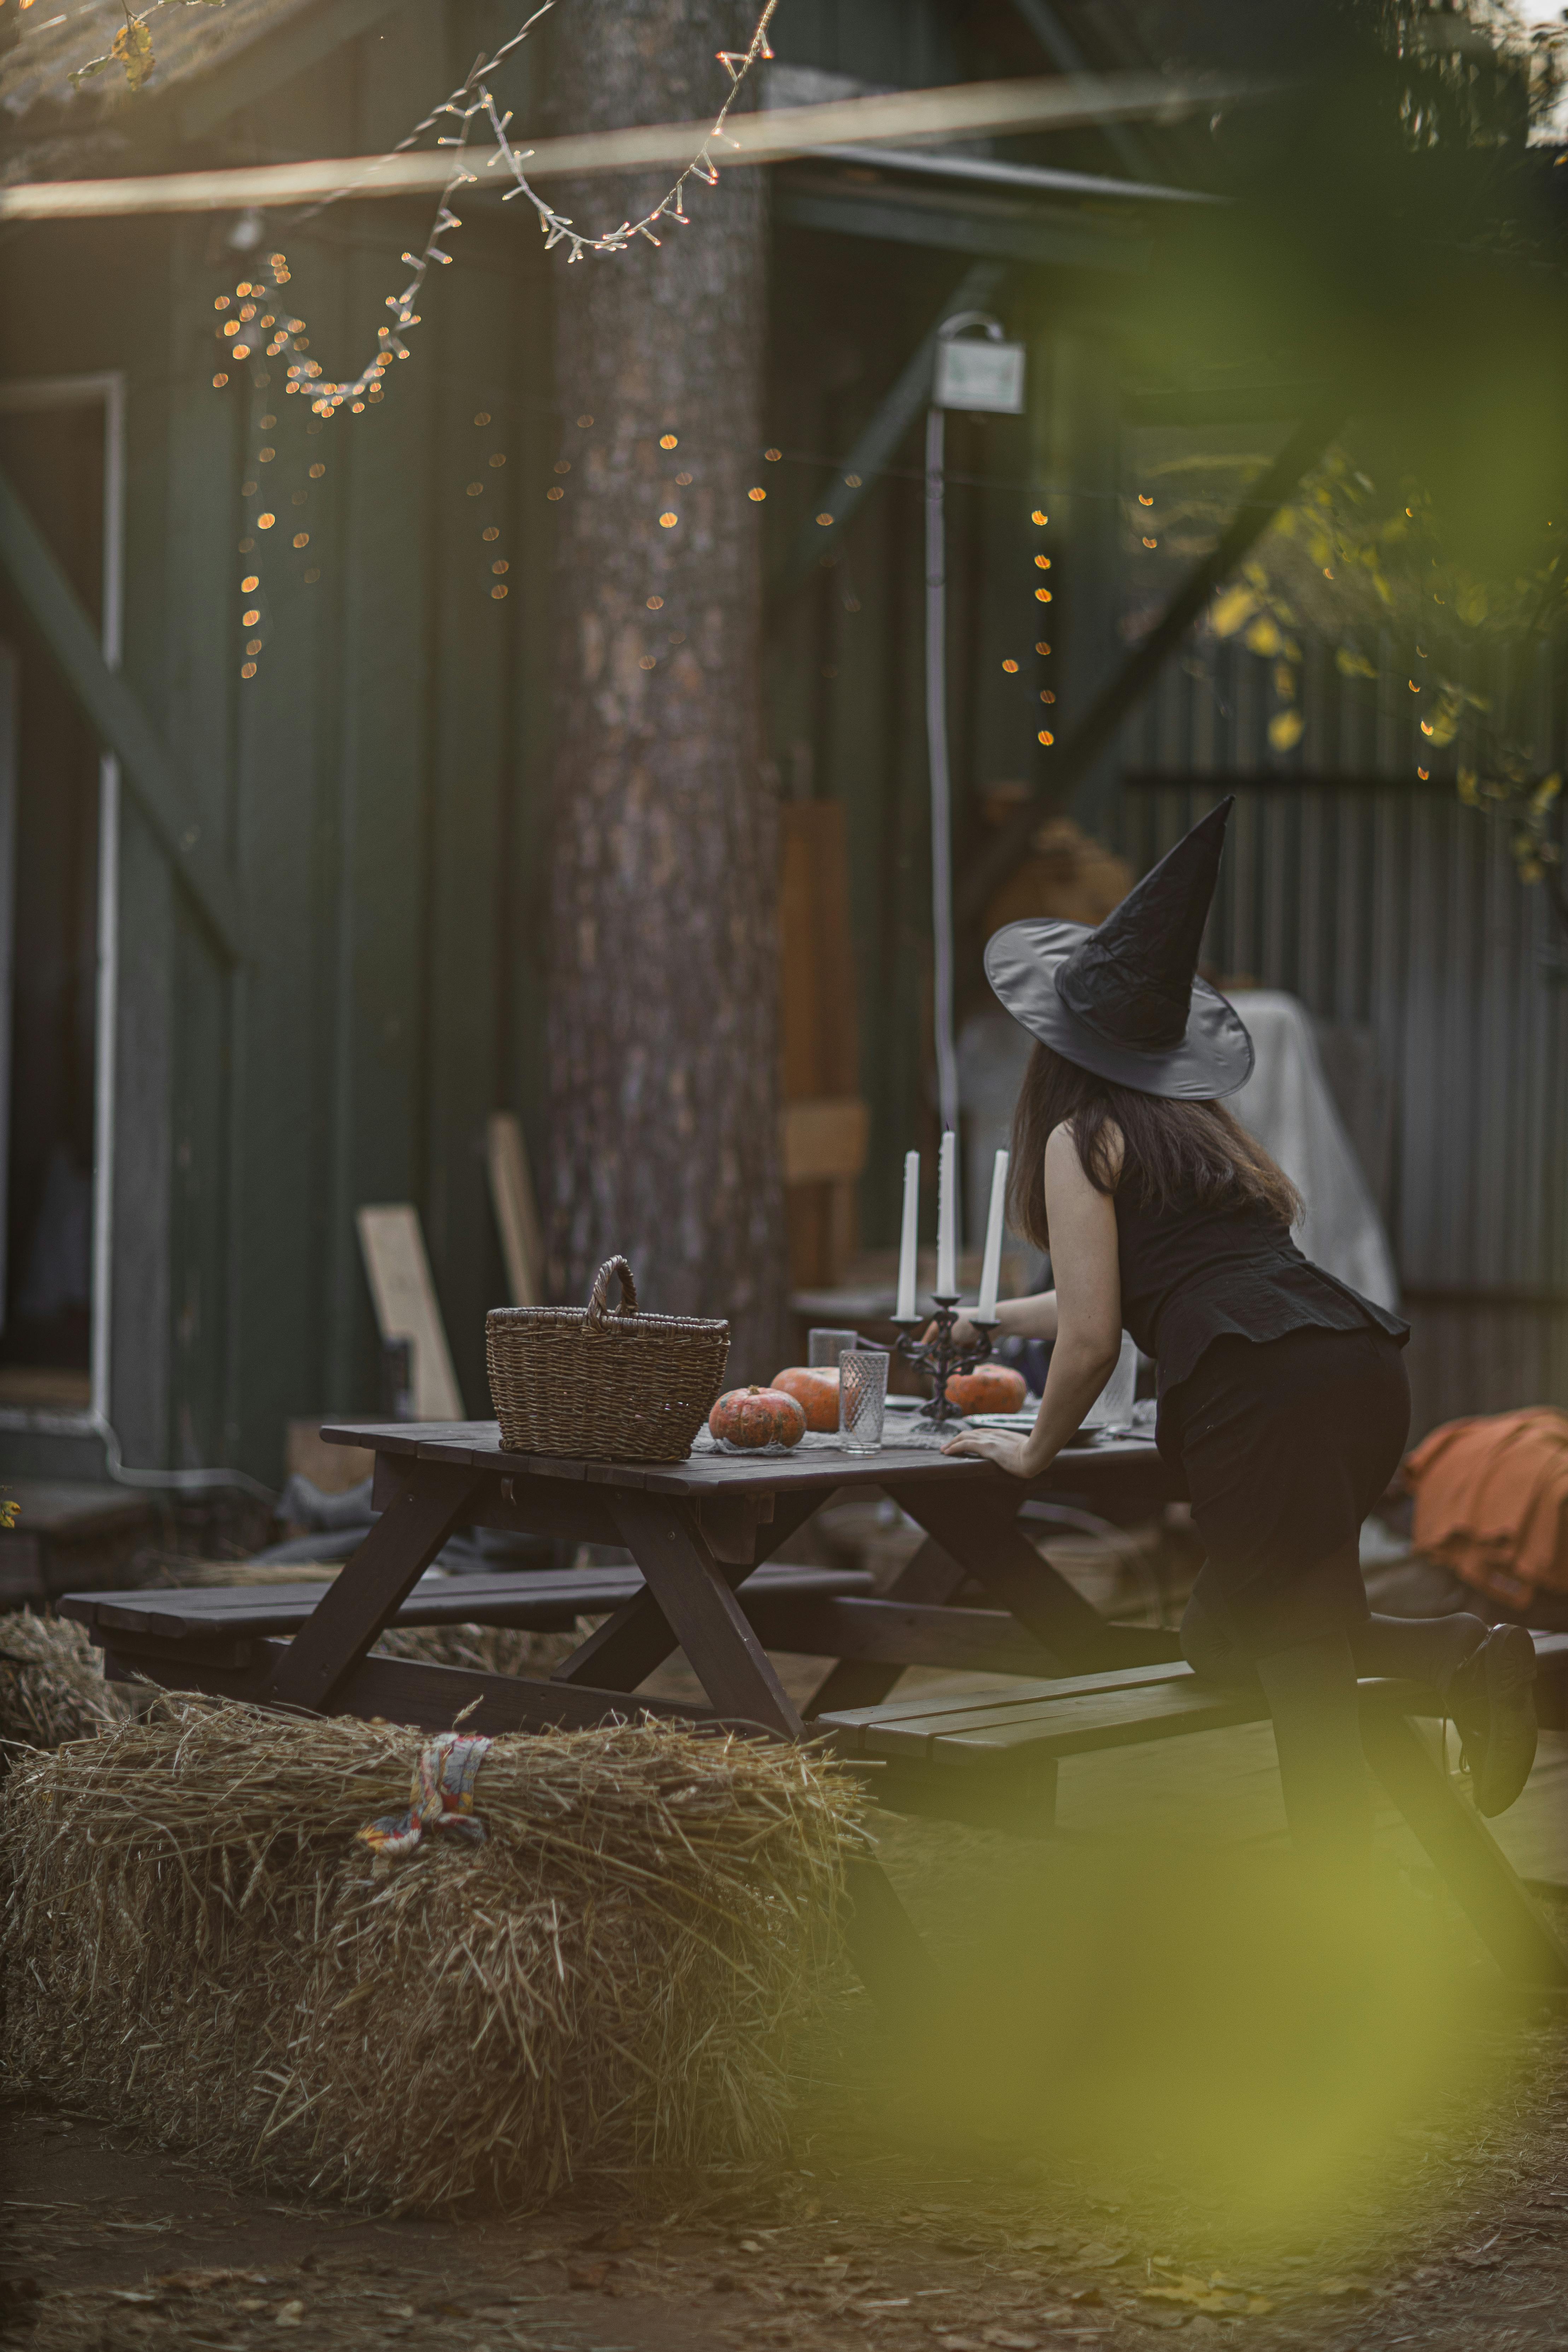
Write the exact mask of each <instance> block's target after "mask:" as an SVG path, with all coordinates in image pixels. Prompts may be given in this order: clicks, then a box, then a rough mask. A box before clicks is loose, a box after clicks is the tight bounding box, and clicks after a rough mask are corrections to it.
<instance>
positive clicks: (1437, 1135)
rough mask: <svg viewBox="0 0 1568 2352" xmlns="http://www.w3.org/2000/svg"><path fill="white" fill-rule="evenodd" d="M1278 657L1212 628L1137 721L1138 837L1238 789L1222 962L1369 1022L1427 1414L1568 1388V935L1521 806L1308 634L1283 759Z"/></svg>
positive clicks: (1128, 743) (1132, 845)
mask: <svg viewBox="0 0 1568 2352" xmlns="http://www.w3.org/2000/svg"><path fill="white" fill-rule="evenodd" d="M1268 670H1269V665H1268V663H1267V662H1265V661H1262V660H1259V659H1258V657H1257V656H1253V655H1250V654H1248V653H1247V652H1246V651H1245V650H1244V649H1243V648H1242V647H1240V646H1237V645H1235V644H1226V645H1216V644H1214V643H1212V642H1211V643H1210V644H1209V645H1208V646H1200V647H1198V648H1197V649H1196V650H1194V652H1193V653H1192V654H1190V655H1189V656H1188V657H1187V659H1186V661H1185V662H1184V663H1178V664H1173V666H1172V667H1171V668H1170V670H1168V671H1167V673H1166V675H1165V677H1164V678H1163V680H1162V682H1161V684H1160V686H1159V688H1158V689H1157V690H1156V692H1155V693H1154V695H1153V696H1152V698H1151V699H1150V701H1149V702H1148V703H1147V704H1146V706H1145V707H1144V709H1142V712H1141V713H1140V714H1139V715H1138V717H1137V719H1135V720H1134V721H1132V722H1131V723H1130V725H1129V726H1128V728H1127V730H1125V734H1124V738H1123V742H1122V746H1121V758H1122V765H1123V785H1124V788H1123V792H1122V794H1121V802H1120V814H1119V823H1120V830H1121V844H1120V845H1121V847H1122V848H1123V849H1124V850H1125V851H1126V852H1127V854H1128V855H1129V856H1131V858H1132V859H1133V861H1134V863H1135V864H1136V865H1137V866H1139V867H1140V868H1141V869H1142V867H1144V866H1147V865H1148V864H1150V863H1151V862H1152V860H1153V859H1154V858H1155V857H1157V856H1159V855H1160V854H1161V853H1162V852H1163V850H1164V849H1165V848H1167V847H1168V846H1169V845H1170V844H1171V843H1172V842H1173V840H1174V839H1175V838H1176V837H1177V835H1179V834H1180V833H1181V832H1182V831H1183V830H1184V827H1185V826H1186V825H1188V824H1191V823H1193V822H1194V820H1195V819H1196V818H1197V817H1198V816H1199V815H1201V814H1203V812H1204V810H1205V808H1207V807H1209V806H1211V805H1212V804H1213V802H1214V801H1215V799H1216V798H1217V797H1218V796H1219V794H1220V793H1223V792H1225V791H1226V790H1230V789H1235V790H1237V794H1238V802H1237V813H1236V818H1235V821H1234V827H1233V845H1232V851H1231V855H1230V856H1229V857H1228V858H1227V861H1226V873H1225V876H1224V878H1223V880H1222V883H1221V887H1220V892H1219V896H1218V898H1217V900H1216V903H1215V914H1214V919H1213V927H1212V929H1211V933H1210V942H1209V949H1208V952H1209V954H1210V956H1211V958H1212V960H1213V961H1214V963H1215V965H1217V966H1218V967H1219V968H1220V969H1221V971H1224V972H1226V973H1228V974H1237V975H1239V974H1248V975H1250V976H1251V977H1252V978H1253V979H1254V980H1255V981H1256V982H1258V983H1260V984H1262V985H1264V986H1268V987H1277V988H1287V989H1289V990H1291V991H1293V992H1295V993H1296V994H1297V995H1299V996H1300V997H1301V998H1302V999H1303V1000H1304V1002H1305V1003H1307V1004H1308V1005H1309V1006H1310V1009H1311V1011H1312V1012H1313V1013H1315V1014H1317V1015H1318V1016H1319V1017H1320V1018H1321V1019H1323V1020H1326V1021H1330V1022H1333V1023H1336V1024H1352V1025H1356V1026H1360V1027H1364V1028H1367V1029H1370V1030H1371V1031H1372V1032H1373V1034H1374V1036H1375V1038H1376V1041H1377V1047H1378V1054H1379V1059H1380V1061H1381V1064H1382V1066H1383V1069H1384V1072H1385V1073H1386V1075H1387V1076H1388V1078H1389V1079H1390V1080H1391V1082H1392V1086H1393V1093H1394V1171H1393V1185H1392V1198H1391V1202H1390V1222H1391V1226H1392V1233H1393V1239H1394V1249H1395V1253H1396V1255H1397V1259H1398V1263H1399V1267H1400V1272H1401V1276H1402V1278H1403V1280H1404V1283H1405V1286H1406V1290H1407V1293H1408V1296H1409V1304H1410V1309H1411V1316H1412V1320H1413V1322H1414V1324H1415V1345H1414V1347H1413V1350H1412V1356H1411V1370H1412V1377H1413V1381H1414V1385H1415V1391H1416V1425H1417V1427H1418V1428H1426V1427H1430V1426H1431V1425H1432V1424H1433V1423H1435V1422H1436V1421H1439V1420H1444V1419H1447V1418H1449V1417H1451V1416H1452V1415H1454V1414H1457V1413H1460V1412H1497V1411H1500V1410H1503V1409H1504V1408H1506V1407H1508V1406H1510V1405H1514V1404H1521V1403H1527V1402H1557V1403H1568V952H1565V951H1564V945H1563V941H1562V940H1560V939H1559V938H1557V937H1556V936H1555V935H1554V932H1553V929H1552V921H1551V917H1550V912H1549V909H1548V908H1547V907H1546V905H1545V903H1544V900H1543V898H1542V893H1541V891H1540V890H1539V889H1530V888H1527V887H1524V886H1523V885H1522V884H1521V882H1520V880H1519V877H1518V876H1517V873H1516V871H1515V869H1514V866H1513V861H1512V859H1511V857H1510V853H1509V848H1508V844H1507V840H1506V837H1505V835H1504V833H1503V830H1502V828H1501V827H1500V825H1499V824H1496V823H1495V822H1491V821H1489V820H1487V819H1486V818H1483V817H1482V816H1480V815H1479V814H1477V813H1476V812H1475V811H1473V810H1470V809H1468V808H1466V807H1465V806H1464V805H1463V804H1462V803H1460V802H1459V801H1458V797H1457V795H1456V794H1455V793H1454V791H1453V788H1452V786H1451V784H1445V783H1439V782H1432V783H1429V784H1422V783H1420V782H1417V781H1416V779H1415V768H1416V765H1417V761H1418V759H1419V758H1420V750H1419V747H1420V744H1421V741H1422V739H1421V737H1420V736H1419V734H1418V732H1417V730H1416V720H1415V710H1416V709H1418V708H1419V704H1418V702H1417V700H1416V698H1415V697H1414V696H1412V695H1411V694H1410V692H1409V688H1408V686H1407V684H1406V682H1405V679H1404V677H1403V676H1395V677H1389V676H1388V675H1387V674H1386V673H1385V676H1384V678H1383V679H1382V680H1380V681H1379V682H1377V683H1375V684H1374V683H1373V681H1370V680H1369V681H1362V680H1359V679H1357V680H1349V681H1347V680H1344V679H1342V678H1341V677H1339V676H1338V674H1337V672H1336V671H1335V670H1334V668H1333V666H1332V661H1331V656H1329V654H1328V653H1327V651H1326V649H1324V648H1323V647H1321V646H1316V647H1312V648H1310V649H1309V655H1308V660H1307V665H1306V677H1305V681H1304V683H1305V695H1304V700H1303V713H1304V716H1305V718H1306V721H1307V727H1306V733H1305V736H1304V738H1303V742H1302V746H1301V751H1300V754H1299V755H1296V757H1295V759H1294V761H1293V763H1292V765H1290V766H1286V765H1284V764H1283V763H1281V762H1279V761H1278V760H1277V759H1275V758H1274V757H1273V755H1271V754H1270V753H1269V752H1268V747H1267V740H1266V737H1265V734H1264V728H1265V725H1266V721H1267V718H1268V692H1269V688H1268ZM1562 671H1563V665H1562V663H1561V661H1560V660H1557V661H1548V660H1545V659H1543V660H1542V664H1541V667H1540V674H1539V688H1540V709H1539V713H1538V726H1537V732H1536V740H1537V741H1538V742H1539V743H1542V745H1546V744H1550V745H1551V746H1552V759H1553V761H1554V763H1557V764H1561V763H1562V761H1563V757H1564V748H1565V747H1564V740H1563V735H1564V727H1563V707H1562V688H1561V677H1562Z"/></svg>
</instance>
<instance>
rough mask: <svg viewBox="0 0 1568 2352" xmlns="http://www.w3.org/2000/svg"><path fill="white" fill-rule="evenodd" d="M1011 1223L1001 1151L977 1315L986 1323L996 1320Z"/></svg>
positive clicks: (994, 1171)
mask: <svg viewBox="0 0 1568 2352" xmlns="http://www.w3.org/2000/svg"><path fill="white" fill-rule="evenodd" d="M1006 1223H1007V1154H1006V1153H1005V1151H999V1152H998V1153H997V1154H996V1157H995V1159H994V1161H993V1162H992V1167H991V1214H990V1216H989V1217H988V1218H987V1220H986V1224H985V1257H984V1263H983V1265H982V1266H981V1269H980V1304H979V1306H978V1307H976V1308H975V1310H974V1313H975V1317H976V1319H977V1320H978V1321H979V1322H982V1323H994V1322H995V1320H996V1287H997V1285H998V1283H999V1282H1000V1281H1001V1279H1002V1234H1003V1229H1004V1227H1005V1224H1006Z"/></svg>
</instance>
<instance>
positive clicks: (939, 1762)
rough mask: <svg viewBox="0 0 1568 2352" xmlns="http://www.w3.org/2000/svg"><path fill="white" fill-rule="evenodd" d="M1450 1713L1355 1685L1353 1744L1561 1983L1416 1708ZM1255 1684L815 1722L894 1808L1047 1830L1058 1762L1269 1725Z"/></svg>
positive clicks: (1439, 1851)
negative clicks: (1357, 1742)
mask: <svg viewBox="0 0 1568 2352" xmlns="http://www.w3.org/2000/svg"><path fill="white" fill-rule="evenodd" d="M1533 1638H1534V1642H1535V1649H1536V1660H1537V1665H1538V1669H1539V1672H1540V1677H1541V1690H1542V1716H1543V1719H1544V1720H1546V1721H1547V1722H1548V1723H1549V1724H1552V1725H1555V1726H1556V1727H1558V1728H1562V1727H1563V1726H1564V1723H1565V1721H1568V1709H1565V1706H1564V1691H1565V1685H1568V1633H1537V1634H1535V1635H1534V1637H1533ZM1446 1712H1447V1710H1446V1708H1445V1706H1444V1705H1443V1702H1442V1700H1441V1699H1440V1698H1439V1697H1438V1696H1437V1694H1436V1692H1435V1691H1432V1690H1428V1689H1426V1688H1425V1687H1424V1686H1423V1685H1420V1684H1418V1683H1408V1682H1400V1681H1394V1680H1384V1679H1373V1678H1369V1679H1367V1680H1365V1681H1363V1683H1362V1685H1361V1728H1362V1744H1363V1748H1364V1749H1365V1751H1366V1757H1367V1761H1368V1763H1369V1764H1370V1765H1371V1767H1372V1769H1373V1772H1374V1773H1375V1775H1376V1777H1377V1779H1378V1780H1380V1781H1381V1782H1382V1784H1383V1787H1384V1790H1385V1791H1386V1793H1387V1795H1388V1796H1389V1797H1390V1798H1391V1799H1392V1800H1393V1801H1394V1804H1395V1805H1396V1806H1397V1807H1398V1809H1399V1811H1400V1812H1401V1813H1403V1815H1404V1816H1405V1821H1406V1822H1407V1823H1408V1824H1409V1826H1410V1828H1411V1830H1412V1831H1413V1832H1415V1836H1416V1838H1417V1840H1418V1841H1419V1842H1420V1843H1421V1845H1422V1846H1423V1847H1424V1848H1425V1849H1426V1854H1427V1856H1428V1858H1429V1860H1430V1861H1431V1862H1432V1863H1433V1864H1434V1866H1435V1867H1436V1870H1437V1871H1438V1873H1439V1874H1440V1875H1441V1876H1442V1877H1443V1878H1444V1880H1445V1881H1446V1882H1447V1885H1448V1887H1449V1890H1450V1892H1451V1893H1452V1894H1453V1895H1455V1897H1456V1898H1457V1900H1458V1902H1459V1904H1460V1905H1461V1906H1462V1907H1463V1909H1464V1910H1465V1911H1466V1912H1467V1913H1468V1916H1469V1918H1470V1920H1471V1921H1472V1923H1473V1925H1474V1926H1475V1927H1476V1929H1477V1931H1478V1933H1479V1936H1480V1937H1481V1939H1482V1941H1483V1942H1484V1943H1485V1944H1486V1946H1487V1947H1488V1948H1489V1951H1490V1952H1491V1953H1492V1956H1493V1958H1495V1959H1496V1960H1497V1961H1498V1963H1499V1965H1500V1967H1501V1968H1502V1969H1503V1970H1504V1972H1505V1974H1507V1975H1509V1976H1510V1977H1512V1978H1515V1979H1518V1980H1520V1981H1522V1982H1525V1983H1531V1984H1540V1985H1554V1986H1559V1987H1561V1986H1564V1985H1568V1952H1564V1950H1563V1945H1562V1943H1561V1942H1560V1940H1559V1939H1558V1937H1557V1936H1556V1934H1555V1932H1554V1930H1553V1928H1552V1925H1551V1923H1550V1921H1549V1920H1548V1919H1547V1918H1546V1916H1545V1915H1544V1914H1543V1913H1542V1910H1541V1908H1540V1906H1539V1905H1537V1904H1536V1902H1535V1901H1534V1900H1533V1898H1532V1896H1531V1893H1530V1890H1529V1888H1528V1887H1526V1886H1525V1885H1523V1883H1522V1881H1521V1879H1520V1878H1519V1876H1518V1874H1516V1872H1515V1871H1514V1869H1513V1867H1512V1865H1511V1864H1510V1862H1509V1860H1508V1858H1507V1856H1506V1855H1505V1854H1504V1853H1503V1852H1502V1849H1501V1847H1500V1845H1499V1844H1498V1843H1497V1841H1496V1839H1495V1838H1494V1837H1493V1835H1492V1833H1491V1832H1490V1831H1489V1828H1488V1827H1487V1824H1486V1822H1484V1821H1482V1820H1481V1819H1480V1817H1479V1815H1478V1814H1477V1813H1476V1812H1475V1811H1474V1810H1473V1808H1472V1807H1471V1806H1470V1805H1469V1804H1468V1802H1467V1801H1466V1800H1465V1798H1464V1797H1463V1796H1462V1795H1461V1794H1460V1792H1459V1790H1458V1789H1457V1788H1456V1787H1455V1785H1454V1783H1453V1780H1451V1779H1450V1777H1449V1774H1448V1772H1447V1769H1446V1768H1445V1766H1444V1765H1443V1764H1442V1763H1441V1762H1440V1761H1439V1760H1438V1759H1437V1758H1436V1756H1434V1755H1433V1754H1432V1752H1431V1751H1430V1749H1429V1748H1428V1747H1427V1745H1426V1742H1425V1741H1424V1740H1423V1738H1421V1736H1420V1734H1419V1733H1418V1732H1417V1731H1416V1729H1415V1726H1414V1723H1413V1721H1412V1718H1413V1717H1422V1716H1426V1717H1441V1716H1443V1715H1444V1714H1446ZM1267 1720H1268V1704H1267V1702H1266V1700H1265V1699H1264V1697H1263V1695H1262V1692H1261V1691H1260V1690H1259V1691H1257V1692H1248V1691H1245V1690H1232V1689H1226V1688H1225V1687H1222V1686H1221V1685H1217V1684H1215V1683H1208V1682H1204V1681H1201V1680H1200V1679H1199V1677H1198V1676H1197V1675H1194V1673H1193V1671H1192V1669H1191V1667H1190V1666H1187V1665H1185V1664H1167V1665H1150V1666H1134V1667H1130V1668H1127V1669H1125V1670H1123V1671H1121V1672H1115V1671H1112V1672H1111V1673H1109V1674H1099V1675H1072V1676H1064V1677H1060V1678H1058V1679H1056V1680H1053V1681H1049V1682H1026V1681H1019V1682H1018V1683H1016V1684H1015V1685H1013V1687H1012V1688H1010V1689H1006V1690H995V1691H986V1692H984V1693H978V1692H969V1693H964V1692H962V1691H960V1692H951V1691H946V1692H940V1693H930V1692H928V1693H925V1694H921V1693H911V1694H910V1696H908V1697H907V1698H903V1699H895V1700H893V1701H891V1702H889V1703H888V1704H885V1705H883V1706H871V1707H858V1708H853V1707H852V1708H843V1709H839V1710H837V1711H835V1712H830V1713H828V1714H826V1715H824V1716H822V1717H819V1718H818V1721H817V1728H818V1729H819V1730H823V1731H826V1732H827V1733H828V1734H829V1735H830V1737H831V1738H832V1741H833V1745H834V1748H835V1749H836V1751H837V1754H838V1755H839V1756H841V1757H843V1758H845V1759H847V1760H848V1761H850V1762H851V1763H855V1764H858V1765H861V1766H863V1767H864V1768H865V1769H866V1773H867V1778H868V1784H869V1787H870V1790H871V1792H872V1794H873V1795H874V1796H875V1798H876V1800H877V1801H878V1802H879V1804H882V1805H885V1806H887V1807H888V1808H889V1809H890V1810H891V1811H900V1812H908V1813H917V1814H918V1813H925V1814H930V1815H932V1816H934V1817H936V1818H938V1819H941V1820H945V1821H960V1822H969V1823H971V1824H972V1825H973V1826H976V1827H981V1828H989V1829H1007V1830H1011V1831H1013V1832H1016V1833H1018V1834H1021V1835H1024V1836H1033V1837H1040V1836H1044V1835H1047V1833H1048V1832H1050V1831H1051V1830H1052V1828H1053V1827H1054V1826H1055V1815H1056V1794H1057V1772H1058V1765H1059V1763H1060V1762H1061V1760H1062V1759H1065V1758H1068V1757H1072V1756H1087V1755H1091V1754H1093V1753H1095V1752H1096V1751H1098V1750H1103V1749H1106V1748H1130V1747H1142V1746H1144V1745H1146V1744H1148V1743H1149V1742H1151V1741H1154V1740H1161V1739H1172V1738H1181V1737H1183V1736H1185V1735H1190V1734H1192V1733H1194V1732H1201V1731H1218V1730H1223V1729H1226V1728H1228V1727H1232V1726H1235V1725H1237V1724H1244V1723H1258V1722H1266V1721H1267Z"/></svg>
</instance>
